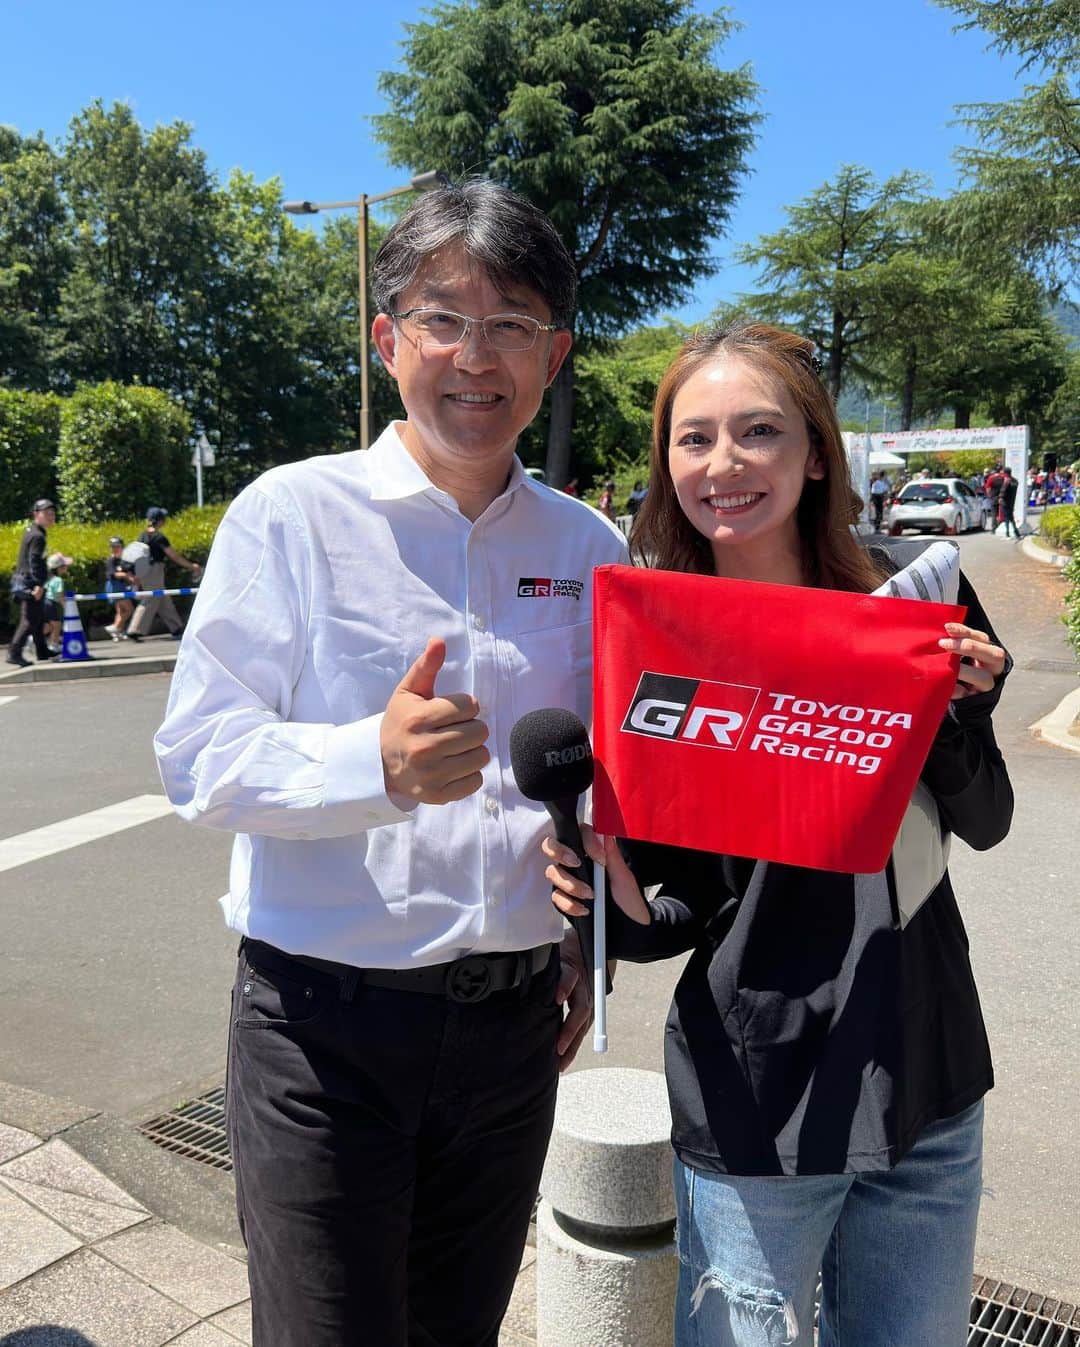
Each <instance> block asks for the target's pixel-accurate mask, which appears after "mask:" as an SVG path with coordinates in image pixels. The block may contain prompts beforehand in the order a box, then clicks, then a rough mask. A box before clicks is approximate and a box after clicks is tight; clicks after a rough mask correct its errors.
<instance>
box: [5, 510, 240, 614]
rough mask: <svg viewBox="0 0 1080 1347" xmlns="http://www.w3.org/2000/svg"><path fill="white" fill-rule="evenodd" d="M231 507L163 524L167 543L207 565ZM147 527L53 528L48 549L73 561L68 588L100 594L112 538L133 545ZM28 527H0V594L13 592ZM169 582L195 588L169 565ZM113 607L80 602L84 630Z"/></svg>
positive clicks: (136, 523) (139, 522)
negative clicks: (12, 584)
mask: <svg viewBox="0 0 1080 1347" xmlns="http://www.w3.org/2000/svg"><path fill="white" fill-rule="evenodd" d="M227 508H228V506H227V505H222V504H217V505H204V506H203V507H202V508H201V509H200V508H199V507H198V506H192V507H191V508H190V509H189V510H182V511H181V512H180V513H179V514H176V515H173V516H171V517H170V518H169V519H167V520H166V521H165V528H164V532H165V534H166V536H167V537H168V539H169V542H170V543H171V544H172V545H173V547H175V548H176V550H177V551H178V552H180V553H182V554H183V555H184V556H186V557H187V558H188V560H189V561H198V562H200V563H204V562H205V561H206V558H207V557H208V556H209V555H210V544H211V543H212V542H213V540H214V533H215V532H216V531H217V526H218V524H220V523H221V518H222V516H223V515H224V513H225V511H226V509H227ZM145 527H146V521H145V520H143V519H105V520H102V521H101V523H98V524H68V523H59V524H54V525H53V527H52V528H51V529H49V540H48V550H49V552H50V553H52V552H63V553H64V555H65V556H68V557H71V558H72V565H71V569H70V570H69V571H68V581H69V585H68V587H69V588H70V589H72V590H74V591H75V593H76V594H96V593H98V592H100V591H101V590H103V589H104V588H105V558H106V557H107V556H108V555H109V539H110V537H112V536H113V535H116V536H118V537H121V538H123V540H124V541H125V542H126V543H129V542H133V541H134V540H135V539H136V538H138V536H139V534H140V533H141V532H142V531H143V529H144V528H145ZM25 528H26V523H25V522H23V523H19V524H0V593H3V594H7V593H8V592H9V590H10V582H11V573H12V571H13V570H14V569H15V562H16V561H17V560H18V555H19V540H20V539H21V538H22V535H23V530H24V529H25ZM165 582H166V585H167V586H168V587H169V588H171V589H178V588H181V587H182V586H187V585H190V584H191V576H190V575H189V574H188V572H187V571H182V570H180V569H179V568H178V567H176V566H173V565H171V564H170V563H168V562H166V566H165ZM111 612H112V607H111V605H110V604H109V603H107V602H105V601H103V600H99V601H97V602H89V603H81V604H80V605H79V613H80V616H81V617H82V619H83V626H84V627H86V628H87V630H89V626H90V625H93V624H97V625H101V624H102V623H103V622H105V621H110V620H111V619H110V618H109V617H108V616H107V615H108V614H109V613H111Z"/></svg>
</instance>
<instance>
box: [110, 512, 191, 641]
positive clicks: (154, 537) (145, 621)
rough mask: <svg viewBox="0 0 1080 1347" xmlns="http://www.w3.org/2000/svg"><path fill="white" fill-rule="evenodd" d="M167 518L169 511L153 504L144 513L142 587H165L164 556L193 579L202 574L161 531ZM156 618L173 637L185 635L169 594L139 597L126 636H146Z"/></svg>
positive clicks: (134, 637)
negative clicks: (146, 559) (146, 555)
mask: <svg viewBox="0 0 1080 1347" xmlns="http://www.w3.org/2000/svg"><path fill="white" fill-rule="evenodd" d="M168 517H169V512H168V510H163V509H162V508H161V506H160V505H154V506H152V507H151V508H150V509H149V510H147V512H146V528H145V529H144V530H143V531H142V533H140V534H139V542H141V543H145V544H146V546H147V547H148V548H149V549H150V567H149V569H148V570H147V572H146V574H145V575H144V576H143V578H142V586H143V588H144V589H164V588H165V558H166V557H168V559H169V560H170V561H171V562H173V564H174V565H176V566H182V567H183V568H184V570H186V571H190V572H191V574H192V576H194V577H195V578H196V579H198V577H199V576H200V575H201V574H202V567H201V566H200V565H199V564H198V563H197V562H194V561H188V559H187V557H185V556H181V554H180V553H179V552H178V551H177V550H176V548H175V547H173V545H172V544H171V543H170V542H169V540H168V538H166V536H165V534H164V533H162V531H161V526H162V524H164V522H165V520H166V519H168ZM155 617H160V618H161V620H162V622H164V623H165V625H166V626H167V627H168V629H169V634H170V635H171V636H172V638H173V640H174V641H179V639H180V637H181V636H183V634H184V623H183V620H182V619H181V617H180V614H179V613H178V612H177V611H176V604H175V603H173V601H172V598H171V597H170V596H169V595H168V594H160V595H157V596H155V597H152V598H149V599H140V600H139V606H138V608H136V609H135V616H134V617H133V618H132V619H131V622H130V624H129V625H128V629H127V634H128V639H129V640H131V641H141V640H142V638H143V637H144V636H149V634H150V631H151V629H152V628H153V625H154V618H155Z"/></svg>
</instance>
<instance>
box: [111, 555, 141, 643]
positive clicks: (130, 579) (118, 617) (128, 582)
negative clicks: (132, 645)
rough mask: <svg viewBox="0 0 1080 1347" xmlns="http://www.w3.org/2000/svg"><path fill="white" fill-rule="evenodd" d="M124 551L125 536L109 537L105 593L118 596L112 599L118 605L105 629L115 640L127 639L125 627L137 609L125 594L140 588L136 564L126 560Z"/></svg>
mask: <svg viewBox="0 0 1080 1347" xmlns="http://www.w3.org/2000/svg"><path fill="white" fill-rule="evenodd" d="M123 551H124V540H123V538H115V537H114V538H110V539H109V555H108V556H107V557H106V558H105V593H106V594H113V595H115V596H116V597H115V598H113V599H111V600H110V602H111V603H113V604H115V606H116V607H115V616H114V617H113V620H112V622H110V623H109V625H108V626H107V627H106V628H105V630H106V631H107V632H108V633H109V636H110V637H111V639H112V640H114V641H126V640H127V632H126V631H125V630H124V628H125V627H126V626H127V624H128V622H129V620H130V618H131V615H132V613H133V612H134V611H135V604H134V603H133V602H132V600H131V599H125V598H124V597H123V595H124V593H125V592H126V591H127V590H129V589H138V588H139V586H138V584H137V583H136V580H135V565H134V563H133V562H131V561H125V560H124V557H123Z"/></svg>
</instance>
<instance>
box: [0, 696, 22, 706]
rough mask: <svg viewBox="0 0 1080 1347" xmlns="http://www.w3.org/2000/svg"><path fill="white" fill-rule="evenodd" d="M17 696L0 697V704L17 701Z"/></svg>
mask: <svg viewBox="0 0 1080 1347" xmlns="http://www.w3.org/2000/svg"><path fill="white" fill-rule="evenodd" d="M18 700H19V699H18V697H0V706H5V705H6V704H7V703H8V702H17V701H18Z"/></svg>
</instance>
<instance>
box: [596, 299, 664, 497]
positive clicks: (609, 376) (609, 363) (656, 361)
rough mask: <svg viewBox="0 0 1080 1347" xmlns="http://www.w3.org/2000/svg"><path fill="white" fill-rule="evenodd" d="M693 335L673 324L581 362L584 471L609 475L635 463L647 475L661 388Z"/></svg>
mask: <svg viewBox="0 0 1080 1347" xmlns="http://www.w3.org/2000/svg"><path fill="white" fill-rule="evenodd" d="M688 336H689V329H687V328H685V327H683V326H682V325H681V324H678V323H672V322H669V323H667V324H664V325H663V326H660V327H645V328H640V329H638V331H636V332H631V333H629V334H628V335H627V336H625V337H620V338H619V339H618V340H616V341H611V342H605V343H603V344H596V345H594V346H593V347H592V348H591V349H590V350H589V351H588V352H587V353H585V354H583V355H582V356H581V357H580V358H579V360H578V368H577V381H578V396H577V404H576V411H575V415H574V440H575V455H574V457H575V461H576V463H577V465H578V467H579V468H580V469H581V470H582V472H583V473H585V474H588V473H592V474H601V475H603V476H605V477H606V476H608V475H610V474H611V473H613V472H615V471H617V470H618V469H619V468H620V467H622V466H624V465H627V464H630V465H635V466H637V467H638V468H639V469H640V471H641V473H642V474H643V475H644V473H645V469H646V467H647V461H648V454H649V440H650V437H651V434H652V408H653V400H654V398H655V397H656V388H657V385H658V384H659V382H660V380H661V378H662V377H663V375H664V371H665V370H666V369H667V368H668V366H669V365H670V364H671V362H672V360H673V359H674V358H675V355H676V354H677V352H678V350H679V348H680V347H681V346H682V344H683V342H684V341H685V340H686V338H687V337H688Z"/></svg>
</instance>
